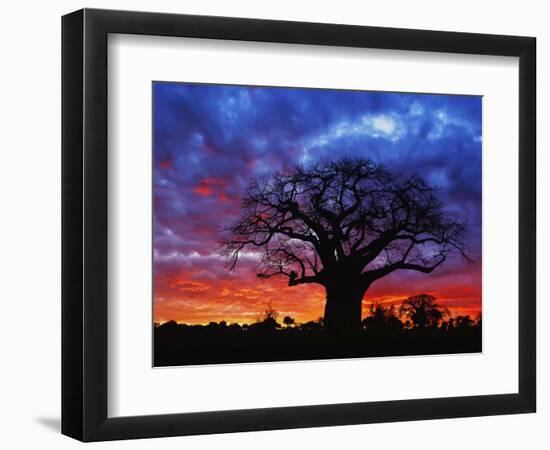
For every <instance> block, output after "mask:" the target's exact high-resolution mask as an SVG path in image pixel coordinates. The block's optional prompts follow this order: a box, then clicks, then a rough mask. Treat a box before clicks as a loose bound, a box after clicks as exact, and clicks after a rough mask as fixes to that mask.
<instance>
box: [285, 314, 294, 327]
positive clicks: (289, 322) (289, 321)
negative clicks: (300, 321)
mask: <svg viewBox="0 0 550 450" xmlns="http://www.w3.org/2000/svg"><path fill="white" fill-rule="evenodd" d="M283 323H284V324H285V325H286V326H287V327H290V326H291V325H293V324H294V319H293V318H292V317H290V316H285V317H284V318H283Z"/></svg>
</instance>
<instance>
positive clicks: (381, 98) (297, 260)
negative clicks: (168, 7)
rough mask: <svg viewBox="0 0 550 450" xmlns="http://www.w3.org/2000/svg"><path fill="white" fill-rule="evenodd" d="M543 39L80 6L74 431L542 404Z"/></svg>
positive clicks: (66, 243)
mask: <svg viewBox="0 0 550 450" xmlns="http://www.w3.org/2000/svg"><path fill="white" fill-rule="evenodd" d="M535 64H536V41H535V38H532V37H516V36H495V35H486V34H469V33H458V32H439V31H422V30H405V29H390V28H375V27H359V26H349V25H332V24H317V23H298V22H284V21H268V20H256V19H241V18H224V17H206V16H187V15H171V14H156V13H142V12H122V11H105V10H89V9H85V10H81V11H77V12H74V13H72V14H69V15H67V16H64V17H63V21H62V96H63V98H62V107H63V108H62V109H63V114H62V115H63V117H62V122H63V130H62V146H63V148H62V153H63V156H62V165H63V167H62V176H63V194H62V196H63V198H62V204H63V218H62V225H63V230H62V235H63V249H62V255H63V267H62V270H63V274H62V277H63V298H62V302H63V304H62V314H63V316H62V327H63V329H62V376H63V379H62V432H63V433H64V434H66V435H68V436H71V437H74V438H76V439H79V440H82V441H100V440H113V439H129V438H145V437H160V436H176V435H189V434H207V433H224V432H236V431H252V430H269V429H281V428H298V427H315V426H328V425H345V424H359V423H374V422H392V421H404V420H423V419H437V418H451V417H465V416H481V415H495V414H512V413H527V412H534V411H535V404H536V361H535V355H536V348H535V324H536V320H535V317H536V312H535V304H536V287H535V234H536V233H535V231H536V224H535V223H536V220H535V219H536V207H535V204H536V202H535V200H536V198H535V183H536V180H535V172H536V170H535V169H536V159H535V147H536V142H535V137H536V107H535V90H536V77H535V73H536V71H535Z"/></svg>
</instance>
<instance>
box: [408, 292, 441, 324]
mask: <svg viewBox="0 0 550 450" xmlns="http://www.w3.org/2000/svg"><path fill="white" fill-rule="evenodd" d="M435 300H436V298H435V297H434V296H432V295H428V294H419V295H415V296H413V297H409V298H407V299H406V300H405V301H404V302H403V304H402V305H401V307H400V308H399V312H400V314H402V315H404V316H406V317H408V318H409V319H410V320H411V321H412V323H413V324H414V326H415V327H417V328H426V327H437V325H438V324H439V322H440V321H442V320H443V317H444V316H446V315H447V316H448V315H449V314H450V313H449V311H448V310H447V309H446V308H443V307H442V306H440V305H438V304H437V303H436V302H435Z"/></svg>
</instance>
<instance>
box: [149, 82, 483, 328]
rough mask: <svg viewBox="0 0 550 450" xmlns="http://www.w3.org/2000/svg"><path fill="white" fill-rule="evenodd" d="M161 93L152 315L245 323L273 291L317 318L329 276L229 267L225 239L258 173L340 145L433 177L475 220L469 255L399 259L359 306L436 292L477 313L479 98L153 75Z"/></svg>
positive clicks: (335, 151) (284, 303) (346, 152)
mask: <svg viewBox="0 0 550 450" xmlns="http://www.w3.org/2000/svg"><path fill="white" fill-rule="evenodd" d="M153 100H154V102H153V104H154V117H153V127H154V129H153V132H154V149H153V151H154V179H153V182H154V219H153V220H154V224H153V226H154V240H153V248H154V320H155V321H157V322H164V321H167V320H176V321H178V322H185V323H208V322H210V321H221V320H225V321H227V322H228V323H230V322H239V323H249V322H253V321H254V319H255V318H256V317H257V316H259V315H260V314H261V313H262V312H263V311H264V310H265V309H266V306H267V305H268V304H269V303H271V305H272V307H273V308H274V309H275V310H277V311H278V312H279V313H280V314H281V316H283V315H291V316H292V317H294V318H295V319H296V321H297V322H306V321H308V320H315V319H317V318H318V317H320V316H322V315H323V308H324V298H325V292H324V288H323V287H322V286H318V285H302V286H296V287H287V286H286V282H287V281H288V280H287V279H286V278H284V277H283V278H276V277H275V278H270V279H267V280H261V279H258V278H257V277H256V272H255V271H254V267H255V266H256V264H257V262H258V254H255V253H253V252H248V253H245V254H244V255H243V258H242V259H241V262H240V264H239V266H238V268H237V270H236V271H235V272H230V271H229V270H228V269H227V268H226V267H225V265H224V260H223V258H222V256H220V254H219V248H218V242H219V240H220V237H221V234H222V230H223V228H224V227H227V226H228V225H230V224H231V223H233V222H234V221H235V220H236V219H237V218H238V216H239V212H240V211H239V208H240V197H241V194H242V192H243V190H244V189H245V187H246V186H247V184H248V182H249V180H250V179H251V178H256V177H258V176H262V175H266V174H268V173H270V172H272V171H274V170H285V169H291V168H292V167H294V166H296V165H308V164H312V163H313V162H315V161H316V160H319V159H324V160H326V159H336V158H340V157H344V156H356V157H357V156H360V157H364V158H369V159H371V160H373V161H374V162H376V163H382V164H384V165H385V166H386V167H387V168H388V169H391V170H392V171H394V172H397V173H403V174H413V173H414V174H417V175H420V176H421V177H423V178H424V179H425V180H426V181H427V182H429V183H430V184H432V185H435V186H438V187H439V188H440V191H439V196H440V198H441V200H442V201H443V204H444V205H445V206H444V209H445V211H446V212H447V213H448V214H452V215H454V216H455V217H456V218H458V219H461V220H466V221H467V223H468V232H467V242H468V243H469V246H470V250H469V253H470V256H471V258H472V260H473V262H472V263H467V262H465V261H463V260H462V259H460V258H458V257H453V258H450V259H448V260H447V261H446V262H445V264H443V265H442V266H440V267H438V268H437V269H436V270H435V271H434V272H433V273H432V274H429V275H426V274H421V273H418V272H410V271H397V272H395V273H393V274H392V275H390V276H389V277H386V278H384V279H381V280H379V281H378V282H376V283H375V284H374V285H373V286H372V287H371V288H370V289H369V290H368V292H367V294H366V296H365V299H364V301H363V304H364V312H365V313H366V312H367V310H368V305H369V304H370V302H387V303H388V304H390V303H401V301H402V300H403V299H404V298H406V297H408V296H410V295H415V294H419V293H427V294H432V295H434V296H436V297H437V298H438V300H439V303H441V304H444V305H445V306H447V307H448V308H449V309H450V311H451V313H453V314H459V313H460V314H470V315H472V316H477V314H479V313H480V311H481V97H474V96H450V95H425V94H422V95H420V94H402V93H377V92H357V91H342V90H316V89H297V88H272V87H238V86H221V85H200V84H186V83H164V82H155V83H154V85H153Z"/></svg>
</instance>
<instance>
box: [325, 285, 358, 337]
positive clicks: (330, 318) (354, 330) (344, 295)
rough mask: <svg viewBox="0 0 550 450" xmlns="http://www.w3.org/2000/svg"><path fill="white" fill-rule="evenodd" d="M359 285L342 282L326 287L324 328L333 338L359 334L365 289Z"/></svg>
mask: <svg viewBox="0 0 550 450" xmlns="http://www.w3.org/2000/svg"><path fill="white" fill-rule="evenodd" d="M358 284H359V283H353V282H349V281H347V282H342V283H338V284H336V285H334V286H328V287H326V291H327V300H326V303H325V316H324V327H325V331H326V332H327V333H328V334H330V335H333V336H356V335H359V334H361V304H362V301H363V296H364V295H365V291H366V289H363V288H360V287H357V285H358Z"/></svg>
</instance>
